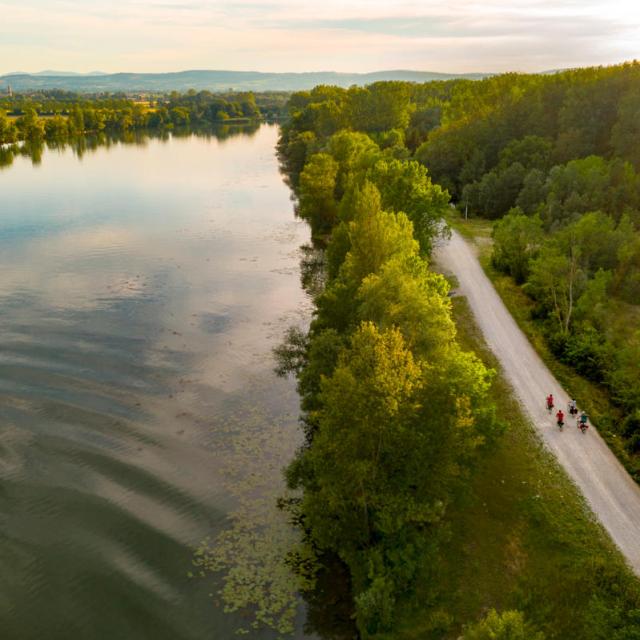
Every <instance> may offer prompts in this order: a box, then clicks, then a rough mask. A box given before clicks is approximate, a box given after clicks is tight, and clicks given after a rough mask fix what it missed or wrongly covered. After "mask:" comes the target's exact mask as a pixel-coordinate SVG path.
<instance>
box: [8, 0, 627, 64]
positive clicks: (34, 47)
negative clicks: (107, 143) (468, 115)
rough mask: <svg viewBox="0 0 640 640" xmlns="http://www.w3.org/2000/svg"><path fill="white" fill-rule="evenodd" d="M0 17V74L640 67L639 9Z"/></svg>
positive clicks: (376, 0) (345, 1)
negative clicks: (628, 63)
mask: <svg viewBox="0 0 640 640" xmlns="http://www.w3.org/2000/svg"><path fill="white" fill-rule="evenodd" d="M0 16H1V17H0V73H7V72H11V71H26V72H36V71H41V70H43V69H55V70H63V71H78V72H89V71H96V70H99V71H104V72H117V71H135V72H161V71H180V70H185V69H232V70H251V71H345V72H366V71H374V70H383V69H415V70H423V71H441V72H448V73H464V72H500V71H510V70H514V71H543V70H548V69H558V68H566V67H576V66H585V65H597V64H612V63H616V62H621V61H624V60H632V59H636V58H640V2H638V0H608V1H607V0H487V1H484V2H477V1H470V0H448V1H439V0H422V1H416V0H386V1H381V0H366V1H365V0H246V1H245V0H226V1H217V0H215V1H214V0H126V1H124V0H0Z"/></svg>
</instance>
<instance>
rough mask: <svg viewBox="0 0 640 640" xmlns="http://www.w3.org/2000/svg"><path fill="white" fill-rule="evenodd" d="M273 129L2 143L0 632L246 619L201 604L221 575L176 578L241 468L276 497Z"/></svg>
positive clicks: (300, 230)
mask: <svg viewBox="0 0 640 640" xmlns="http://www.w3.org/2000/svg"><path fill="white" fill-rule="evenodd" d="M276 135H277V131H276V129H275V128H271V127H263V128H261V129H260V130H258V131H255V130H249V131H247V130H246V129H245V130H243V131H242V130H236V131H234V130H233V128H231V127H229V128H228V129H225V130H222V131H219V132H217V133H213V132H200V133H199V134H198V135H192V134H189V135H187V133H186V132H185V134H184V135H183V136H181V135H180V132H173V133H172V134H171V135H169V136H166V137H154V136H151V135H140V134H139V133H136V134H134V135H132V136H127V137H125V138H119V139H115V138H109V137H107V136H96V137H95V139H91V138H87V139H84V140H77V141H71V142H70V143H69V144H64V145H51V146H46V147H42V146H40V147H34V145H16V146H15V148H11V150H10V151H9V152H8V153H9V154H13V156H12V161H13V166H12V167H11V170H10V171H4V172H2V173H0V193H1V199H0V273H1V274H2V277H1V278H0V487H1V490H0V566H2V580H0V623H1V624H2V630H3V636H6V637H8V638H21V639H22V638H25V639H26V640H30V639H31V638H34V639H35V638H54V639H56V638H61V639H62V638H70V637H71V638H74V637H77V638H88V639H91V638H100V639H101V638H119V639H120V638H122V639H127V638H132V639H133V638H135V639H138V638H154V639H160V640H162V639H164V638H166V639H167V640H168V639H172V640H175V639H178V640H180V639H185V640H191V639H194V640H199V639H204V638H230V637H233V635H234V632H235V630H236V629H237V628H238V627H240V626H244V624H245V614H246V613H247V612H245V611H238V612H237V613H236V614H235V615H227V614H224V613H223V610H222V609H223V604H222V603H220V602H217V598H216V596H215V594H216V593H217V591H218V590H219V589H220V588H221V587H222V586H224V583H223V582H222V579H221V577H220V576H208V577H207V578H206V579H204V580H192V579H189V578H188V577H187V572H188V571H189V569H190V568H191V559H192V553H193V548H194V547H195V546H196V545H197V544H198V543H199V542H200V541H201V540H202V539H203V538H205V537H206V536H207V535H215V534H217V533H218V532H221V531H225V530H228V529H229V526H230V525H231V524H233V522H232V521H233V514H235V513H238V507H242V505H243V500H244V496H245V495H246V494H238V493H237V492H236V491H237V490H238V489H241V488H242V487H247V488H248V490H249V492H250V493H251V492H254V491H255V490H256V489H255V487H256V485H255V484H252V481H250V480H251V474H255V476H256V477H257V478H259V479H260V486H262V485H264V484H265V482H266V483H267V484H268V486H269V487H270V489H271V490H272V491H273V493H274V498H275V496H276V495H279V494H280V492H281V487H282V483H281V476H280V468H281V466H282V465H283V464H284V462H286V458H287V456H290V455H291V451H292V450H293V449H294V448H295V447H296V446H298V444H299V442H300V434H299V430H298V428H297V425H296V420H297V414H298V398H297V395H296V393H295V388H294V385H293V383H292V382H291V381H286V380H278V379H276V378H275V376H274V375H273V374H272V373H271V371H272V368H273V363H272V361H271V349H272V347H273V345H274V344H275V343H276V342H277V341H278V340H279V339H280V337H281V336H282V334H283V332H284V329H285V327H286V326H288V325H289V324H291V323H298V324H302V325H304V324H305V323H306V322H307V321H308V314H309V303H308V297H307V296H306V294H305V293H304V292H303V291H302V289H301V287H300V284H299V273H298V262H299V259H300V254H299V251H298V250H297V247H299V246H300V245H301V244H303V243H304V242H306V241H307V239H308V231H307V229H306V226H305V225H304V223H301V222H299V221H296V220H294V219H293V216H292V211H291V203H290V200H289V192H288V190H287V188H286V186H285V185H283V184H282V181H281V178H280V176H279V175H278V170H277V162H276V160H275V157H274V154H273V147H274V145H275V140H276ZM6 152H7V149H6V148H5V149H3V150H2V154H5V153H6ZM2 154H0V156H2ZM2 157H3V156H2ZM38 158H39V160H38ZM34 159H35V160H36V162H35V164H37V162H40V164H39V166H37V167H36V168H35V169H34V162H33V161H34ZM79 159H81V160H82V161H81V162H78V160H79ZM238 474H239V475H240V476H242V477H244V478H245V479H246V482H240V481H238V480H237V475H238ZM232 487H233V490H232ZM271 504H273V502H272V503H271ZM211 594H214V595H213V596H212V595H211ZM303 624H304V615H303V611H302V609H299V610H298V615H297V617H296V620H295V634H294V635H295V637H297V638H303V637H309V633H306V632H305V631H304V630H303ZM251 637H253V638H264V639H265V640H266V639H272V638H275V637H276V634H275V633H274V632H271V631H269V630H265V629H260V630H255V631H252V636H251Z"/></svg>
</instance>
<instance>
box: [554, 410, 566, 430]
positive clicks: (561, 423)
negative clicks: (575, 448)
mask: <svg viewBox="0 0 640 640" xmlns="http://www.w3.org/2000/svg"><path fill="white" fill-rule="evenodd" d="M556 420H557V421H558V426H559V427H563V426H564V413H562V409H560V411H558V413H556Z"/></svg>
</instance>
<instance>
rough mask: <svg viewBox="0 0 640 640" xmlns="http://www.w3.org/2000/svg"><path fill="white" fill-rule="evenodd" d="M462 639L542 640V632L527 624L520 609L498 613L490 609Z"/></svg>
mask: <svg viewBox="0 0 640 640" xmlns="http://www.w3.org/2000/svg"><path fill="white" fill-rule="evenodd" d="M462 640H544V634H542V633H541V632H539V631H536V630H535V629H534V628H533V627H532V626H531V625H530V624H527V623H526V622H525V620H524V616H523V615H522V613H520V611H503V612H502V613H498V612H497V611H496V610H495V609H491V610H490V611H489V613H488V614H487V616H486V617H485V618H484V619H483V620H481V621H480V622H478V623H476V624H474V625H472V626H471V627H469V628H468V629H467V630H466V631H465V633H464V635H463V636H462Z"/></svg>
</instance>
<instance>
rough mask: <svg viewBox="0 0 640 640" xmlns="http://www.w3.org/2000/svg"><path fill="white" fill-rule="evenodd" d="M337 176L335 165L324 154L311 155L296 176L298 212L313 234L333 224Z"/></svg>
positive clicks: (333, 161) (329, 157)
mask: <svg viewBox="0 0 640 640" xmlns="http://www.w3.org/2000/svg"><path fill="white" fill-rule="evenodd" d="M337 175H338V163H337V162H336V161H335V160H334V159H333V158H332V157H331V156H330V155H329V154H327V153H316V154H314V155H313V156H311V158H309V161H308V162H307V163H306V165H305V168H304V170H303V171H302V173H301V174H300V189H299V193H300V205H299V207H298V213H299V214H300V217H301V218H304V219H305V220H308V221H309V222H310V223H311V225H312V227H313V229H314V230H315V231H316V233H326V232H327V231H329V230H330V229H331V227H332V226H333V223H334V221H335V218H336V215H337V208H338V207H337V204H336V200H335V197H334V193H335V189H336V176H337Z"/></svg>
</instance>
